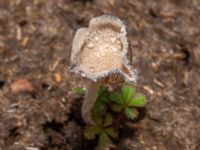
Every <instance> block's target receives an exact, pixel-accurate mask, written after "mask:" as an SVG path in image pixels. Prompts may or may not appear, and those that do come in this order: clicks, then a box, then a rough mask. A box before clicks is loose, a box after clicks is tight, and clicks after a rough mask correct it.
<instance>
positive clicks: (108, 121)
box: [103, 114, 113, 127]
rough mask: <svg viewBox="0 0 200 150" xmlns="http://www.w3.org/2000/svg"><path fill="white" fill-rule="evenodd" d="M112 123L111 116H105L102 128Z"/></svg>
mask: <svg viewBox="0 0 200 150" xmlns="http://www.w3.org/2000/svg"><path fill="white" fill-rule="evenodd" d="M112 122H113V118H112V115H111V114H107V115H106V117H105V120H104V124H103V126H104V127H106V126H109V125H111V124H112Z"/></svg>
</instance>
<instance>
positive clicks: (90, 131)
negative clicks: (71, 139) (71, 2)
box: [84, 126, 101, 140]
mask: <svg viewBox="0 0 200 150" xmlns="http://www.w3.org/2000/svg"><path fill="white" fill-rule="evenodd" d="M100 132H101V129H100V128H99V127H96V126H87V127H86V128H85V130H84V136H85V138H87V139H89V140H90V139H94V138H95V135H98V134H100Z"/></svg>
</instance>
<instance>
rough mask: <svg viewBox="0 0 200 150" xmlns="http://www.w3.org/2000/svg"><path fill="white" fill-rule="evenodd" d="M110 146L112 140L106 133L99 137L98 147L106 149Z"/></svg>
mask: <svg viewBox="0 0 200 150" xmlns="http://www.w3.org/2000/svg"><path fill="white" fill-rule="evenodd" d="M109 144H112V140H111V139H110V138H109V136H108V134H107V133H106V132H101V134H100V136H99V141H98V145H99V146H101V147H105V146H108V145H109Z"/></svg>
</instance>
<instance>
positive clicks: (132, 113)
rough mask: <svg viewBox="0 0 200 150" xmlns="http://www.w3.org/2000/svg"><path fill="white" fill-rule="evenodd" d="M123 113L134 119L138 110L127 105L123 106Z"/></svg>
mask: <svg viewBox="0 0 200 150" xmlns="http://www.w3.org/2000/svg"><path fill="white" fill-rule="evenodd" d="M125 114H126V116H127V118H130V119H135V118H137V115H138V112H137V110H136V109H134V108H129V107H127V108H125Z"/></svg>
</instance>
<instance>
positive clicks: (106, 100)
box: [98, 93, 109, 103]
mask: <svg viewBox="0 0 200 150" xmlns="http://www.w3.org/2000/svg"><path fill="white" fill-rule="evenodd" d="M98 100H99V101H103V102H105V103H107V102H108V100H109V98H108V93H105V94H103V95H102V96H100V97H99V98H98Z"/></svg>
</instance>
